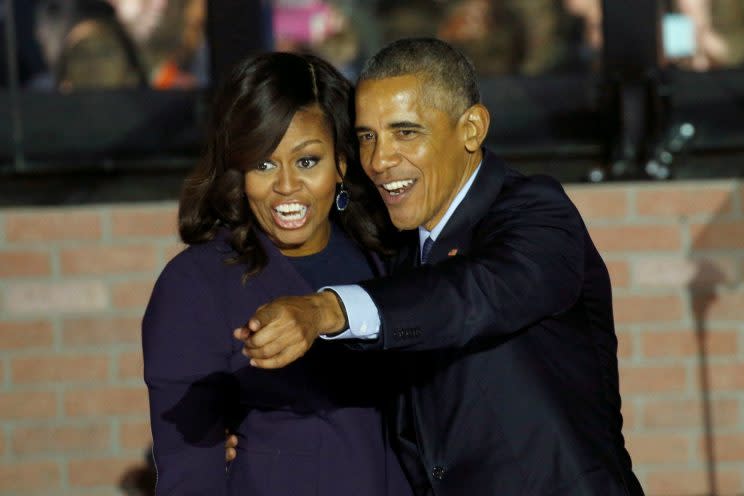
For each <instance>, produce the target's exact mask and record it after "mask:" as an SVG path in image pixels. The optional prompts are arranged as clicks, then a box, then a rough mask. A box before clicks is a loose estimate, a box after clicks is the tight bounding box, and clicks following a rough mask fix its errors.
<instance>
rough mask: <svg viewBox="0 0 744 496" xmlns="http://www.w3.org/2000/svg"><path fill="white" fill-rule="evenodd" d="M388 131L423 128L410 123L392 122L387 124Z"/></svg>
mask: <svg viewBox="0 0 744 496" xmlns="http://www.w3.org/2000/svg"><path fill="white" fill-rule="evenodd" d="M388 127H389V128H390V129H423V128H424V126H422V125H421V124H417V123H415V122H411V121H400V122H392V123H390V124H388Z"/></svg>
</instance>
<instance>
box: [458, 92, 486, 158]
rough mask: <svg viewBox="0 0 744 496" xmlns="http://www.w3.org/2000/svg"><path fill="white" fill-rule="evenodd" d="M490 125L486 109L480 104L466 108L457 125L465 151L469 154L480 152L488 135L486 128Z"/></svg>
mask: <svg viewBox="0 0 744 496" xmlns="http://www.w3.org/2000/svg"><path fill="white" fill-rule="evenodd" d="M490 123H491V115H490V114H489V113H488V109H487V108H486V107H484V106H483V105H482V104H480V103H476V104H475V105H473V106H472V107H470V108H468V109H467V110H466V111H465V112H464V113H463V114H462V116H460V120H459V122H458V125H459V126H460V131H461V137H462V140H463V144H464V145H465V149H466V150H467V151H469V152H471V153H474V152H476V151H478V150H480V147H481V145H482V144H483V141H485V139H486V135H487V134H488V126H489V125H490Z"/></svg>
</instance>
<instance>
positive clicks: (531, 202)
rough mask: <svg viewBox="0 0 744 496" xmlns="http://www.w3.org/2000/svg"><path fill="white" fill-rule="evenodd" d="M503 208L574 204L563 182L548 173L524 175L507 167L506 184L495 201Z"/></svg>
mask: <svg viewBox="0 0 744 496" xmlns="http://www.w3.org/2000/svg"><path fill="white" fill-rule="evenodd" d="M493 206H494V207H497V208H499V207H501V208H515V207H520V208H526V209H532V208H546V207H550V206H554V207H563V208H566V207H570V206H573V205H572V203H571V200H570V199H569V197H568V195H567V194H566V191H565V190H564V189H563V186H562V185H561V183H560V182H559V181H558V180H557V179H555V178H554V177H552V176H549V175H546V174H536V175H529V176H528V175H524V174H522V173H521V172H519V171H517V170H515V169H512V168H509V167H507V168H506V174H505V176H504V184H503V186H502V188H501V191H500V192H499V195H497V196H496V197H495V198H494V202H493Z"/></svg>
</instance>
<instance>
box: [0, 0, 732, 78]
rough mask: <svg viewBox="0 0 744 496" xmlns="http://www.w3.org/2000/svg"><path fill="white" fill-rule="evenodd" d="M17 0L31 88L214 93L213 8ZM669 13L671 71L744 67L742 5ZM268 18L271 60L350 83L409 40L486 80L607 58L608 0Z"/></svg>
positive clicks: (675, 2) (306, 1)
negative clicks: (458, 56) (297, 55)
mask: <svg viewBox="0 0 744 496" xmlns="http://www.w3.org/2000/svg"><path fill="white" fill-rule="evenodd" d="M9 1H13V2H14V10H15V17H16V25H15V30H16V36H17V40H18V46H17V52H18V59H19V72H20V74H19V79H20V81H21V84H22V86H24V87H27V88H34V89H47V90H52V89H56V90H59V91H72V90H75V89H78V88H86V89H90V88H129V87H138V86H140V87H142V86H146V87H150V88H155V89H174V88H199V87H204V86H207V85H208V84H209V63H208V47H207V37H206V35H205V19H206V0H0V6H2V8H0V12H2V13H4V12H5V10H6V9H5V6H4V4H5V2H9ZM662 3H663V4H664V10H665V15H664V16H662V19H663V23H664V24H665V25H664V26H663V28H664V29H663V31H665V32H666V34H668V35H671V36H665V37H664V44H665V46H664V50H663V53H665V54H666V57H667V61H668V62H670V63H674V64H677V65H679V66H680V67H681V68H683V69H690V70H708V69H712V68H728V67H736V66H741V65H742V63H744V0H667V1H666V2H662ZM263 10H264V11H265V12H264V17H265V22H266V23H267V25H270V26H271V29H267V32H268V33H270V36H268V37H267V39H266V46H265V47H263V48H264V49H265V50H272V49H275V50H285V51H310V52H314V53H316V54H318V55H320V56H322V57H324V58H326V59H328V60H330V61H331V62H333V63H334V64H335V65H336V66H337V67H339V68H340V69H341V70H342V71H343V72H344V73H345V74H347V75H348V76H349V77H350V78H353V77H354V76H355V75H356V73H357V71H358V70H359V68H360V65H361V63H362V61H363V60H364V59H365V58H366V57H367V56H369V55H370V54H372V53H374V52H375V51H376V50H377V49H379V48H380V47H381V46H382V45H383V44H385V43H387V42H389V41H391V40H394V39H397V38H400V37H404V36H436V37H439V38H441V39H444V40H446V41H449V42H450V43H452V44H454V45H455V46H457V47H459V48H460V49H462V50H463V51H464V52H465V53H466V54H468V55H469V56H470V57H471V58H472V59H473V61H474V63H475V66H476V67H477V68H478V70H479V71H480V72H481V75H482V76H483V77H490V76H497V75H503V74H521V75H528V76H529V75H543V74H551V73H558V72H566V71H594V70H596V69H597V67H598V64H599V61H600V59H601V56H600V54H601V47H602V29H601V21H602V16H601V0H456V1H443V0H405V1H404V0H325V1H324V0H273V1H264V2H263ZM0 16H2V17H0V30H3V31H4V30H5V27H4V26H5V24H6V23H5V19H4V16H3V14H0ZM5 39H6V36H5V33H2V35H1V36H0V43H2V44H3V45H4V44H5ZM6 51H7V50H6V49H5V47H4V46H3V49H2V51H1V52H2V53H1V54H0V71H2V72H4V71H5V70H6V67H5V66H6V65H7V64H6V61H5V58H6ZM0 74H1V72H0ZM6 80H7V77H2V78H0V81H2V82H3V83H0V84H6Z"/></svg>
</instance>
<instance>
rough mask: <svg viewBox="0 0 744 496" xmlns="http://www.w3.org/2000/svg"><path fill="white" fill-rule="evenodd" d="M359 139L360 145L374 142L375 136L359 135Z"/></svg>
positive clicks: (368, 134) (371, 134) (369, 134)
mask: <svg viewBox="0 0 744 496" xmlns="http://www.w3.org/2000/svg"><path fill="white" fill-rule="evenodd" d="M357 138H358V139H359V143H366V142H370V141H372V140H374V139H375V136H374V134H373V133H359V134H358V135H357Z"/></svg>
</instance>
